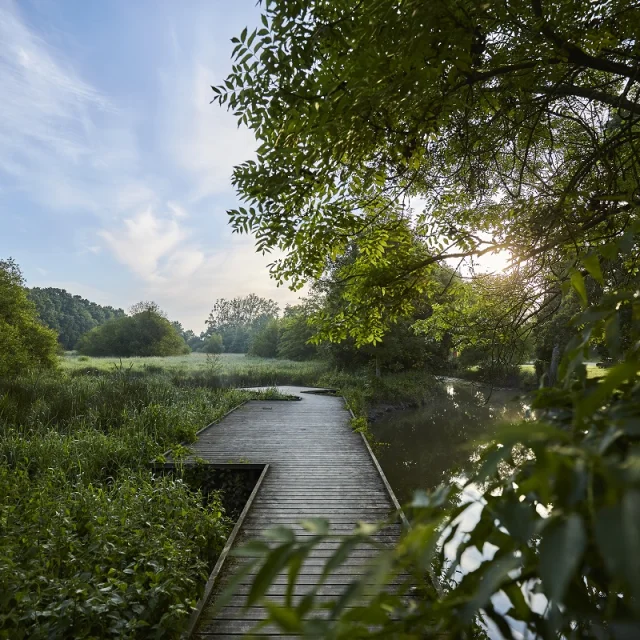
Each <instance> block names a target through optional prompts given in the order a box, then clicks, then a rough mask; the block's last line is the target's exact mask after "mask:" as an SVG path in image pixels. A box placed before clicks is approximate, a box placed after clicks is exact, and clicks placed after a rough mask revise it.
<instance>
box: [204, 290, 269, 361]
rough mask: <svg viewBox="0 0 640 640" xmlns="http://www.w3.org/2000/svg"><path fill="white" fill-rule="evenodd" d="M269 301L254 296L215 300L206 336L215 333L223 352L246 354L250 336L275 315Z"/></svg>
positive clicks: (252, 294)
mask: <svg viewBox="0 0 640 640" xmlns="http://www.w3.org/2000/svg"><path fill="white" fill-rule="evenodd" d="M278 311H279V309H278V305H277V303H276V302H274V301H273V300H269V299H267V298H261V297H259V296H257V295H255V294H254V293H251V294H249V295H248V296H240V297H237V298H233V299H232V300H227V299H225V298H220V299H218V300H216V302H215V304H214V306H213V309H212V311H211V313H210V314H209V318H208V320H207V331H206V334H207V335H209V334H211V333H219V334H220V335H221V336H222V340H223V342H224V350H225V351H226V352H227V353H246V352H247V350H248V349H249V344H250V342H251V338H252V336H253V334H255V333H256V332H258V331H260V329H262V327H264V326H265V325H266V324H267V323H268V322H269V320H271V319H273V318H276V317H277V316H278Z"/></svg>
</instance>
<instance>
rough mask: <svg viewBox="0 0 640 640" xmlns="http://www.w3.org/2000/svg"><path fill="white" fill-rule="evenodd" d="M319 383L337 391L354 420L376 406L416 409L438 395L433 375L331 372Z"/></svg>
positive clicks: (403, 372) (322, 377)
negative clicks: (344, 400)
mask: <svg viewBox="0 0 640 640" xmlns="http://www.w3.org/2000/svg"><path fill="white" fill-rule="evenodd" d="M318 384H319V385H320V386H322V387H328V388H330V389H336V390H337V391H338V393H339V394H340V395H342V396H344V398H345V399H346V401H347V404H348V405H349V407H350V409H351V410H352V411H353V413H354V414H355V415H356V417H357V418H366V417H367V415H368V414H369V412H370V411H371V410H372V409H374V408H375V406H376V405H389V406H393V407H396V408H407V407H419V406H421V405H423V404H425V403H427V402H428V401H429V400H430V399H431V398H432V397H433V395H434V394H436V393H439V392H440V386H439V384H438V382H437V381H436V379H435V378H434V377H433V375H431V374H430V373H427V372H424V371H400V372H397V373H394V374H389V375H384V376H382V377H376V376H375V375H373V372H372V371H367V370H360V371H357V372H345V371H333V372H328V373H326V374H325V375H323V376H321V377H320V378H319V381H318Z"/></svg>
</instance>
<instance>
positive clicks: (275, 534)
mask: <svg viewBox="0 0 640 640" xmlns="http://www.w3.org/2000/svg"><path fill="white" fill-rule="evenodd" d="M262 535H263V537H265V538H266V539H267V540H273V541H274V542H293V541H294V540H295V539H296V534H295V533H294V532H293V530H292V529H289V528H288V527H270V528H269V529H267V530H266V531H265V532H264V533H263V534H262Z"/></svg>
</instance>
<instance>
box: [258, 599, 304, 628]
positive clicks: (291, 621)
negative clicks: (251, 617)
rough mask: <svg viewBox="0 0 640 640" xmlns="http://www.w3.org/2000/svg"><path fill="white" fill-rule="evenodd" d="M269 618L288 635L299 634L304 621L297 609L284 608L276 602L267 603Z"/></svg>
mask: <svg viewBox="0 0 640 640" xmlns="http://www.w3.org/2000/svg"><path fill="white" fill-rule="evenodd" d="M265 607H266V608H267V611H268V612H269V617H270V618H271V620H273V622H275V623H276V624H277V625H278V626H279V627H280V628H281V629H282V630H283V631H285V632H286V633H297V632H299V631H300V630H301V629H302V621H301V620H300V618H299V617H298V613H297V612H296V610H295V609H290V608H289V607H282V606H280V605H277V604H275V603H274V602H269V601H267V602H265Z"/></svg>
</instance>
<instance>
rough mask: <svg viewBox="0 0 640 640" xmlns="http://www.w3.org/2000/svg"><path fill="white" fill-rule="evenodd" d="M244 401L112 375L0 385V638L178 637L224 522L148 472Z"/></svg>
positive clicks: (215, 506) (194, 496)
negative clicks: (164, 455)
mask: <svg viewBox="0 0 640 640" xmlns="http://www.w3.org/2000/svg"><path fill="white" fill-rule="evenodd" d="M178 382H179V381H178ZM247 397H248V394H246V393H243V392H240V391H237V390H211V389H207V388H202V387H198V386H197V384H195V383H193V382H192V383H191V384H177V383H176V380H172V377H171V376H170V375H167V374H164V375H163V374H141V375H134V374H133V373H132V372H129V371H127V370H126V369H124V368H123V369H120V370H116V371H114V372H112V373H105V374H104V375H100V376H80V375H76V376H71V375H62V376H44V375H43V376H34V377H25V378H18V379H14V380H3V381H0V638H11V639H14V638H17V639H21V638H36V639H38V638H76V637H77V638H80V637H97V638H98V637H99V638H109V637H111V638H165V637H166V638H174V637H178V636H179V634H180V631H181V629H182V628H183V626H184V624H185V621H186V620H187V618H188V615H189V612H190V610H191V608H192V607H193V605H194V604H195V602H196V600H197V598H198V597H199V595H200V592H201V589H202V587H203V586H204V580H205V578H206V576H207V574H208V572H209V570H210V568H211V565H212V563H213V562H214V561H215V558H216V557H217V555H218V554H219V552H220V550H221V548H222V546H223V545H224V542H225V539H226V536H227V534H228V532H229V530H230V527H231V522H230V520H229V518H227V517H226V516H225V514H224V509H223V507H222V503H221V500H220V497H219V496H215V495H214V496H212V497H211V496H210V497H209V499H208V500H207V501H205V500H203V496H201V495H199V494H198V493H197V492H194V491H192V490H190V489H189V488H188V487H187V485H186V484H185V482H183V481H182V480H181V479H180V477H155V476H154V475H153V474H152V472H151V471H150V470H149V466H148V463H149V462H150V460H151V459H152V458H154V457H156V456H158V455H159V454H161V453H162V452H164V451H165V450H167V449H169V448H171V447H173V446H174V445H176V444H178V443H180V442H182V441H191V440H193V439H194V437H195V433H196V431H197V430H198V429H200V428H202V427H203V426H204V425H206V424H208V423H209V422H211V421H213V420H215V419H217V418H219V417H220V416H222V415H223V414H224V413H226V412H227V411H229V410H230V409H231V408H232V407H233V406H235V405H237V404H239V403H240V402H241V401H242V400H244V399H246V398H247Z"/></svg>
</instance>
